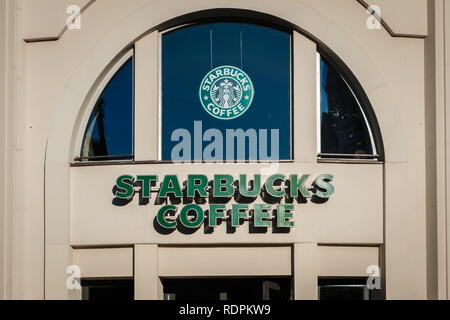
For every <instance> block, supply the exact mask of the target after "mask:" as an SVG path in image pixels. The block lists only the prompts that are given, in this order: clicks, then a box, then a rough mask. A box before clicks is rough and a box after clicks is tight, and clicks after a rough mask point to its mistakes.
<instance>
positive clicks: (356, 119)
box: [320, 57, 374, 155]
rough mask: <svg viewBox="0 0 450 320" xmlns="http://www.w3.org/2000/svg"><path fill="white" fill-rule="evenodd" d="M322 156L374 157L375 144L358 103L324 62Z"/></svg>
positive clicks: (321, 103)
mask: <svg viewBox="0 0 450 320" xmlns="http://www.w3.org/2000/svg"><path fill="white" fill-rule="evenodd" d="M320 123H321V153H322V154H350V155H355V154H361V155H367V154H373V153H374V150H373V147H372V140H371V136H370V132H369V129H368V127H367V123H366V120H365V118H364V115H363V113H362V110H361V107H360V105H359V102H358V100H357V99H356V97H355V95H354V94H353V92H352V90H351V89H350V87H349V86H348V84H347V82H346V81H345V80H344V79H343V78H342V76H341V75H340V74H339V73H338V71H337V70H336V69H335V68H333V66H332V65H331V64H330V63H329V62H328V61H326V60H325V59H324V58H323V57H321V60H320Z"/></svg>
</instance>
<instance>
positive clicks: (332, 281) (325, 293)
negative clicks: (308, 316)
mask: <svg viewBox="0 0 450 320" xmlns="http://www.w3.org/2000/svg"><path fill="white" fill-rule="evenodd" d="M366 283H367V278H321V279H319V283H318V284H319V300H370V291H369V289H368V287H367V285H366Z"/></svg>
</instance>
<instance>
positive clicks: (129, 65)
mask: <svg viewBox="0 0 450 320" xmlns="http://www.w3.org/2000/svg"><path fill="white" fill-rule="evenodd" d="M81 158H82V159H84V160H118V159H132V158H133V59H130V60H128V61H127V62H126V63H125V64H124V65H123V66H122V67H121V69H120V70H119V71H117V73H116V74H115V75H114V77H113V78H112V79H111V81H110V82H109V83H108V85H107V86H106V88H105V89H104V90H103V92H102V94H101V96H100V98H99V99H98V101H97V103H96V105H95V107H94V109H93V111H92V114H91V116H90V118H89V121H88V124H87V128H86V132H85V134H84V139H83V145H82V149H81Z"/></svg>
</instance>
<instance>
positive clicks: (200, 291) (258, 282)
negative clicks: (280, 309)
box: [163, 277, 291, 301]
mask: <svg viewBox="0 0 450 320" xmlns="http://www.w3.org/2000/svg"><path fill="white" fill-rule="evenodd" d="M163 286H164V299H165V300H178V301H196V300H202V301H205V300H211V301H214V300H289V299H290V297H291V278H289V277H284V278H190V279H163Z"/></svg>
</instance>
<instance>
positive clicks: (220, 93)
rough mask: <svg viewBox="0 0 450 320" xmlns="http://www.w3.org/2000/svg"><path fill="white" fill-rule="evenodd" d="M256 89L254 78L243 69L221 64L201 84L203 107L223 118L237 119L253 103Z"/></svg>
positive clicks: (211, 113) (213, 114)
mask: <svg viewBox="0 0 450 320" xmlns="http://www.w3.org/2000/svg"><path fill="white" fill-rule="evenodd" d="M254 96H255V90H254V88H253V83H252V80H250V77H249V76H248V75H247V74H246V73H245V72H244V71H242V70H241V69H239V68H236V67H232V66H221V67H217V68H215V69H213V70H211V71H210V72H209V73H208V74H207V75H206V76H205V78H204V79H203V81H202V84H201V85H200V101H201V103H202V106H203V108H205V110H206V111H207V112H208V113H209V114H210V115H212V116H213V117H215V118H217V119H221V120H231V119H236V118H238V117H240V116H241V115H243V114H244V113H245V112H246V111H247V110H248V108H250V105H251V104H252V101H253V97H254Z"/></svg>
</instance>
